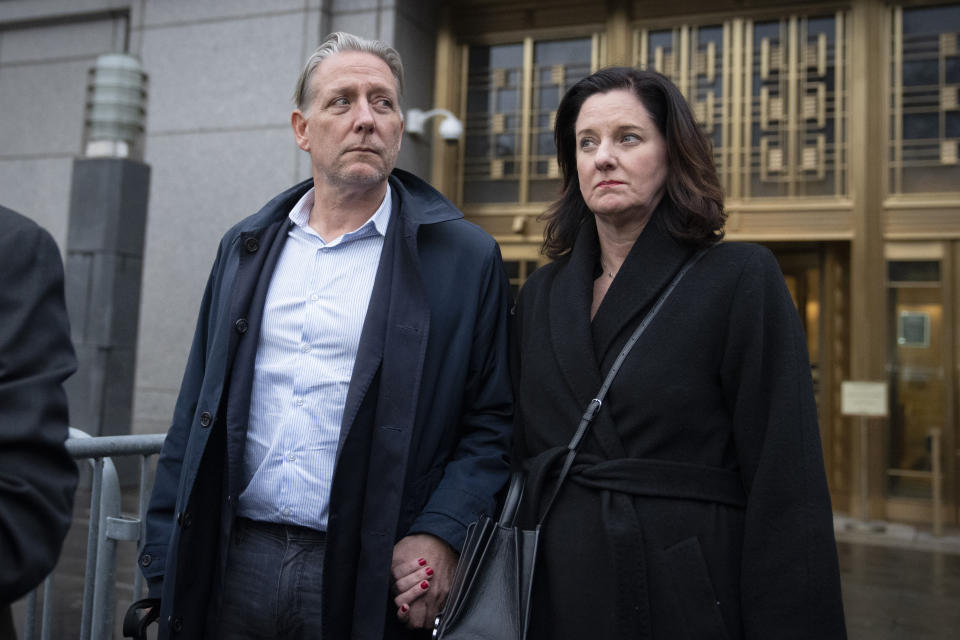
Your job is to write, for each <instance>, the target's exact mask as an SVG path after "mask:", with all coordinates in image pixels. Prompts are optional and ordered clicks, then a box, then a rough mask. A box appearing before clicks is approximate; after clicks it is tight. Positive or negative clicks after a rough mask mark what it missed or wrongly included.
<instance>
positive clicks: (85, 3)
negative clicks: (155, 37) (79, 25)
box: [0, 0, 137, 22]
mask: <svg viewBox="0 0 960 640" xmlns="http://www.w3.org/2000/svg"><path fill="white" fill-rule="evenodd" d="M136 1H137V0H3V1H2V2H0V22H14V21H16V22H19V21H24V20H37V19H50V18H65V17H71V16H76V15H78V14H84V13H95V12H101V11H104V10H108V9H126V8H128V7H129V6H130V4H131V2H136Z"/></svg>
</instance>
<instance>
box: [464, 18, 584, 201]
mask: <svg viewBox="0 0 960 640" xmlns="http://www.w3.org/2000/svg"><path fill="white" fill-rule="evenodd" d="M598 40H599V37H598V36H587V37H581V38H566V39H553V40H548V39H544V40H535V39H533V38H525V39H524V40H523V41H522V42H513V43H508V44H496V45H475V46H471V47H468V48H467V58H468V62H467V65H466V66H467V69H468V73H467V83H466V88H465V92H464V93H465V99H464V108H463V111H464V115H465V120H466V145H465V151H464V159H463V174H462V181H463V203H464V205H468V206H469V205H484V204H495V203H496V204H500V203H502V204H521V205H523V204H528V203H547V202H551V201H553V200H555V199H556V198H557V196H558V195H559V186H560V179H559V177H560V176H559V170H558V167H557V162H556V149H555V147H554V143H553V124H554V120H555V118H556V108H557V106H558V105H559V104H560V99H561V98H562V97H563V94H564V93H566V91H567V89H569V88H570V87H571V86H573V84H574V83H576V82H577V81H578V80H580V79H581V78H583V77H584V76H587V75H589V74H590V72H591V70H592V69H595V68H596V67H597V64H598V63H597V58H598V49H599V47H598Z"/></svg>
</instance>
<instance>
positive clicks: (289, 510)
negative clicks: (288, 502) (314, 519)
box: [281, 507, 293, 516]
mask: <svg viewBox="0 0 960 640" xmlns="http://www.w3.org/2000/svg"><path fill="white" fill-rule="evenodd" d="M281 513H283V515H285V516H288V515H290V514H291V513H293V509H291V508H290V507H284V508H283V511H282V512H281Z"/></svg>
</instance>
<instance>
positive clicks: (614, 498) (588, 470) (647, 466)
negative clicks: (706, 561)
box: [525, 447, 747, 638]
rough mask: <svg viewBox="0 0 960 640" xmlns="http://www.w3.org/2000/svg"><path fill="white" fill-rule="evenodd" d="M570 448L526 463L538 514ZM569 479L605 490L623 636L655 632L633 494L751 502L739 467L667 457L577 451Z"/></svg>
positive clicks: (550, 451)
mask: <svg viewBox="0 0 960 640" xmlns="http://www.w3.org/2000/svg"><path fill="white" fill-rule="evenodd" d="M566 453H567V448H566V447H554V448H552V449H548V450H546V451H544V452H542V453H540V454H539V455H537V456H535V457H534V458H531V459H530V460H528V461H527V463H526V464H525V467H526V469H527V485H526V491H527V495H528V496H529V497H530V499H531V500H532V501H533V504H535V505H537V507H538V511H537V513H538V515H539V513H540V510H541V509H543V507H544V502H545V500H546V499H547V498H548V497H549V495H550V492H552V491H553V484H554V483H553V482H551V480H554V479H555V476H556V475H557V474H558V473H559V462H560V461H561V460H562V459H563V457H564V456H565V455H566ZM568 482H575V483H577V484H578V485H581V486H585V487H589V488H591V489H595V490H596V491H598V492H600V493H602V494H605V499H602V500H601V501H600V505H601V509H600V517H601V520H602V522H603V525H604V529H605V531H606V536H607V544H608V545H609V548H610V553H611V555H612V557H613V559H614V562H615V566H616V574H617V575H616V580H617V583H618V590H617V600H618V602H617V603H616V621H617V626H618V627H619V631H620V634H621V637H638V638H650V637H651V625H650V607H649V603H650V600H649V596H648V593H647V577H646V576H647V571H646V554H645V552H644V543H643V529H642V527H641V526H640V520H639V517H638V515H637V512H636V510H635V509H634V507H633V501H632V497H633V496H650V497H660V498H674V499H681V500H697V501H705V502H715V503H719V504H724V505H728V506H731V507H735V508H741V509H742V508H743V507H745V506H746V503H747V498H746V494H745V493H744V490H743V484H742V482H741V480H740V475H739V474H738V473H737V472H736V471H731V470H729V469H722V468H719V467H711V466H706V465H697V464H689V463H683V462H672V461H667V460H653V459H648V458H621V459H614V460H609V459H606V458H603V457H601V456H598V455H595V454H585V453H579V454H577V457H576V459H575V461H574V464H573V466H572V467H571V469H570V475H569V476H568ZM561 493H562V490H561Z"/></svg>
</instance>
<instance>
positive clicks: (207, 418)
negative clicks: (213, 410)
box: [200, 411, 213, 427]
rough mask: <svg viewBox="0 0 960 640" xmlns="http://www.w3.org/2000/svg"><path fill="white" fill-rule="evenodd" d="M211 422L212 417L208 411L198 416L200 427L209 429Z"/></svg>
mask: <svg viewBox="0 0 960 640" xmlns="http://www.w3.org/2000/svg"><path fill="white" fill-rule="evenodd" d="M211 422H213V416H211V415H210V412H209V411H204V412H203V413H201V414H200V426H201V427H209V426H210V423H211Z"/></svg>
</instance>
